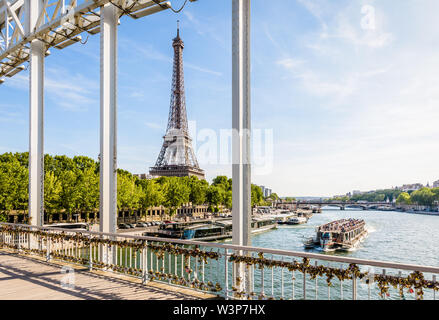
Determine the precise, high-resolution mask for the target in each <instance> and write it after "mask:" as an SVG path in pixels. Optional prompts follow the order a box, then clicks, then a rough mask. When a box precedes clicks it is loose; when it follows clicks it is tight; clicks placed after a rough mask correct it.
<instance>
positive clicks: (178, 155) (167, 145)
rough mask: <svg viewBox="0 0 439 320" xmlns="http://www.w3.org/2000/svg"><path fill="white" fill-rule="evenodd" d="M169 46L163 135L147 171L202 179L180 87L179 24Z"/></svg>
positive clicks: (162, 175)
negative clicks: (169, 76)
mask: <svg viewBox="0 0 439 320" xmlns="http://www.w3.org/2000/svg"><path fill="white" fill-rule="evenodd" d="M172 46H173V47H174V71H173V76H172V93H171V106H170V109H169V118H168V128H167V130H166V135H165V136H164V137H163V139H164V142H163V146H162V149H161V151H160V154H159V157H158V159H157V162H156V164H155V166H154V167H152V168H151V169H150V171H149V174H150V175H151V176H159V177H188V176H197V177H198V178H200V179H204V171H203V170H202V169H200V166H199V165H198V161H197V158H196V157H195V153H194V150H193V148H192V139H191V138H190V137H189V130H188V123H187V114H186V97H185V90H184V71H183V49H184V42H183V40H182V39H181V38H180V28H179V27H177V37H176V38H175V39H174V40H173V43H172Z"/></svg>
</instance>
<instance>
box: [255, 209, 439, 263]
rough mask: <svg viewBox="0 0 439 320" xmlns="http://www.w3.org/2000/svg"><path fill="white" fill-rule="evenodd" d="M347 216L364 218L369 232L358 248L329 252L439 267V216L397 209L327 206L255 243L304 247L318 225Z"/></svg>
mask: <svg viewBox="0 0 439 320" xmlns="http://www.w3.org/2000/svg"><path fill="white" fill-rule="evenodd" d="M343 218H357V219H364V220H365V222H366V228H367V230H368V231H369V236H368V237H367V238H366V239H365V241H364V242H363V243H362V244H361V245H360V247H359V248H358V249H357V250H355V251H351V252H347V253H346V252H343V253H341V252H340V253H338V252H337V253H334V252H331V253H327V254H331V255H334V254H335V255H340V256H349V257H355V258H361V259H369V260H381V261H391V262H401V263H410V264H419V265H430V266H435V267H439V216H428V215H420V214H409V213H403V212H396V211H388V212H387V211H363V210H346V211H341V210H338V209H328V210H323V212H322V213H321V214H315V215H314V216H313V217H312V218H311V219H310V220H309V221H308V223H307V224H304V225H299V226H280V227H279V228H278V229H277V230H273V231H270V232H266V233H262V234H259V235H255V236H253V238H252V246H255V247H263V248H275V249H284V250H292V251H304V247H303V243H302V240H303V237H307V238H309V237H313V236H315V228H316V227H317V226H319V225H322V224H325V223H327V222H330V221H334V220H339V219H343ZM309 252H315V253H322V252H320V251H317V250H311V251H309Z"/></svg>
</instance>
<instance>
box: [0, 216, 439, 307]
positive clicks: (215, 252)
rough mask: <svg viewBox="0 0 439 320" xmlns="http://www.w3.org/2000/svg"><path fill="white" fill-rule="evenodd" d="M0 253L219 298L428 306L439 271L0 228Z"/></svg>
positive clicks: (152, 240) (250, 249)
mask: <svg viewBox="0 0 439 320" xmlns="http://www.w3.org/2000/svg"><path fill="white" fill-rule="evenodd" d="M0 246H1V247H3V248H4V249H7V250H13V251H14V252H16V253H17V254H26V255H36V256H40V257H43V258H45V259H46V261H51V260H59V261H62V262H67V263H71V264H78V265H82V266H86V267H88V268H89V269H90V270H104V271H107V272H109V273H119V274H124V275H129V276H132V277H136V278H140V279H142V282H143V283H144V284H145V285H147V284H148V283H149V282H150V281H155V282H165V283H168V284H169V285H173V286H176V287H189V288H192V289H193V290H198V291H203V292H210V293H215V294H217V295H218V296H219V297H222V298H226V299H252V300H254V299H260V300H263V299H268V300H272V299H282V300H287V299H290V300H295V299H318V300H324V299H329V300H333V299H336V300H337V299H338V300H340V299H354V300H356V299H417V300H421V299H432V300H435V299H436V295H437V292H438V291H439V282H438V281H437V275H439V267H433V266H422V265H413V264H404V263H397V262H386V261H376V260H364V259H357V258H351V257H347V256H337V255H327V254H325V255H323V254H317V253H310V252H294V251H287V250H277V249H269V248H257V247H243V246H236V245H232V244H225V243H205V242H200V241H187V240H177V239H162V238H155V237H144V236H143V237H142V236H133V235H125V234H111V233H100V232H92V231H81V232H78V231H72V230H66V229H61V228H51V227H36V226H29V225H20V224H9V223H0ZM239 275H241V276H243V277H242V278H241V277H239Z"/></svg>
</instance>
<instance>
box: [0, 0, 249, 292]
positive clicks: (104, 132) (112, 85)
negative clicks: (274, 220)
mask: <svg viewBox="0 0 439 320" xmlns="http://www.w3.org/2000/svg"><path fill="white" fill-rule="evenodd" d="M190 1H191V2H192V1H196V0H190ZM232 4H233V6H232V8H233V9H232V10H233V18H232V30H233V37H232V39H233V40H232V42H233V46H232V47H233V82H232V87H233V94H232V96H233V97H232V100H233V103H232V111H233V112H232V122H233V129H234V134H233V241H234V244H236V245H241V246H247V245H249V244H250V219H251V208H250V195H251V192H250V186H251V183H250V177H251V165H250V128H251V126H250V109H251V108H250V0H232ZM166 9H172V7H171V3H170V2H168V1H164V0H9V1H7V0H0V85H1V84H2V83H4V82H5V79H6V78H7V77H13V76H15V75H16V74H18V73H19V72H21V71H22V70H24V69H25V67H24V65H23V64H24V63H26V62H29V66H30V70H29V91H30V94H29V217H30V222H31V224H33V225H40V226H41V225H42V223H43V212H44V207H43V204H44V201H43V200H44V161H43V160H44V134H43V130H44V122H43V116H44V58H45V57H46V56H47V55H48V54H50V51H49V49H51V48H55V49H59V50H62V49H64V48H66V47H68V46H70V45H72V44H74V43H77V42H80V41H82V36H81V35H85V34H88V35H94V34H97V33H100V36H101V71H100V72H101V89H100V93H101V116H100V128H101V130H100V151H101V152H100V156H99V158H100V162H101V166H100V170H101V171H100V194H101V197H100V221H101V222H100V223H101V225H100V230H101V232H109V233H115V231H116V210H117V206H116V194H117V190H116V186H117V183H116V177H117V175H116V169H117V133H116V132H117V131H116V130H117V95H116V93H117V72H116V70H117V25H118V24H119V19H120V17H122V16H129V17H130V18H133V19H138V18H142V17H145V16H148V15H150V14H154V13H157V12H160V11H163V10H166ZM172 10H173V11H174V12H178V11H180V10H177V11H176V10H174V9H172ZM5 77H6V78H5ZM236 275H237V277H236V279H238V278H240V279H241V280H242V278H243V277H245V278H246V279H244V280H246V281H241V280H240V281H237V280H236V281H237V282H238V283H236V285H237V287H240V286H243V285H244V284H245V285H247V286H248V285H249V284H248V281H247V280H248V279H249V278H250V277H249V276H246V275H245V270H244V269H243V268H242V267H239V268H238V269H237V270H236Z"/></svg>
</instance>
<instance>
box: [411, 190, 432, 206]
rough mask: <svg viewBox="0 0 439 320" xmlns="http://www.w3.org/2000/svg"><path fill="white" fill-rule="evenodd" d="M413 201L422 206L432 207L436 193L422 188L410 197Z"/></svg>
mask: <svg viewBox="0 0 439 320" xmlns="http://www.w3.org/2000/svg"><path fill="white" fill-rule="evenodd" d="M410 197H411V199H412V201H413V202H414V203H417V204H418V205H422V206H432V205H433V203H434V201H435V193H433V191H431V189H430V188H422V189H420V190H417V191H415V192H413V193H412V194H411V195H410Z"/></svg>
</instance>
